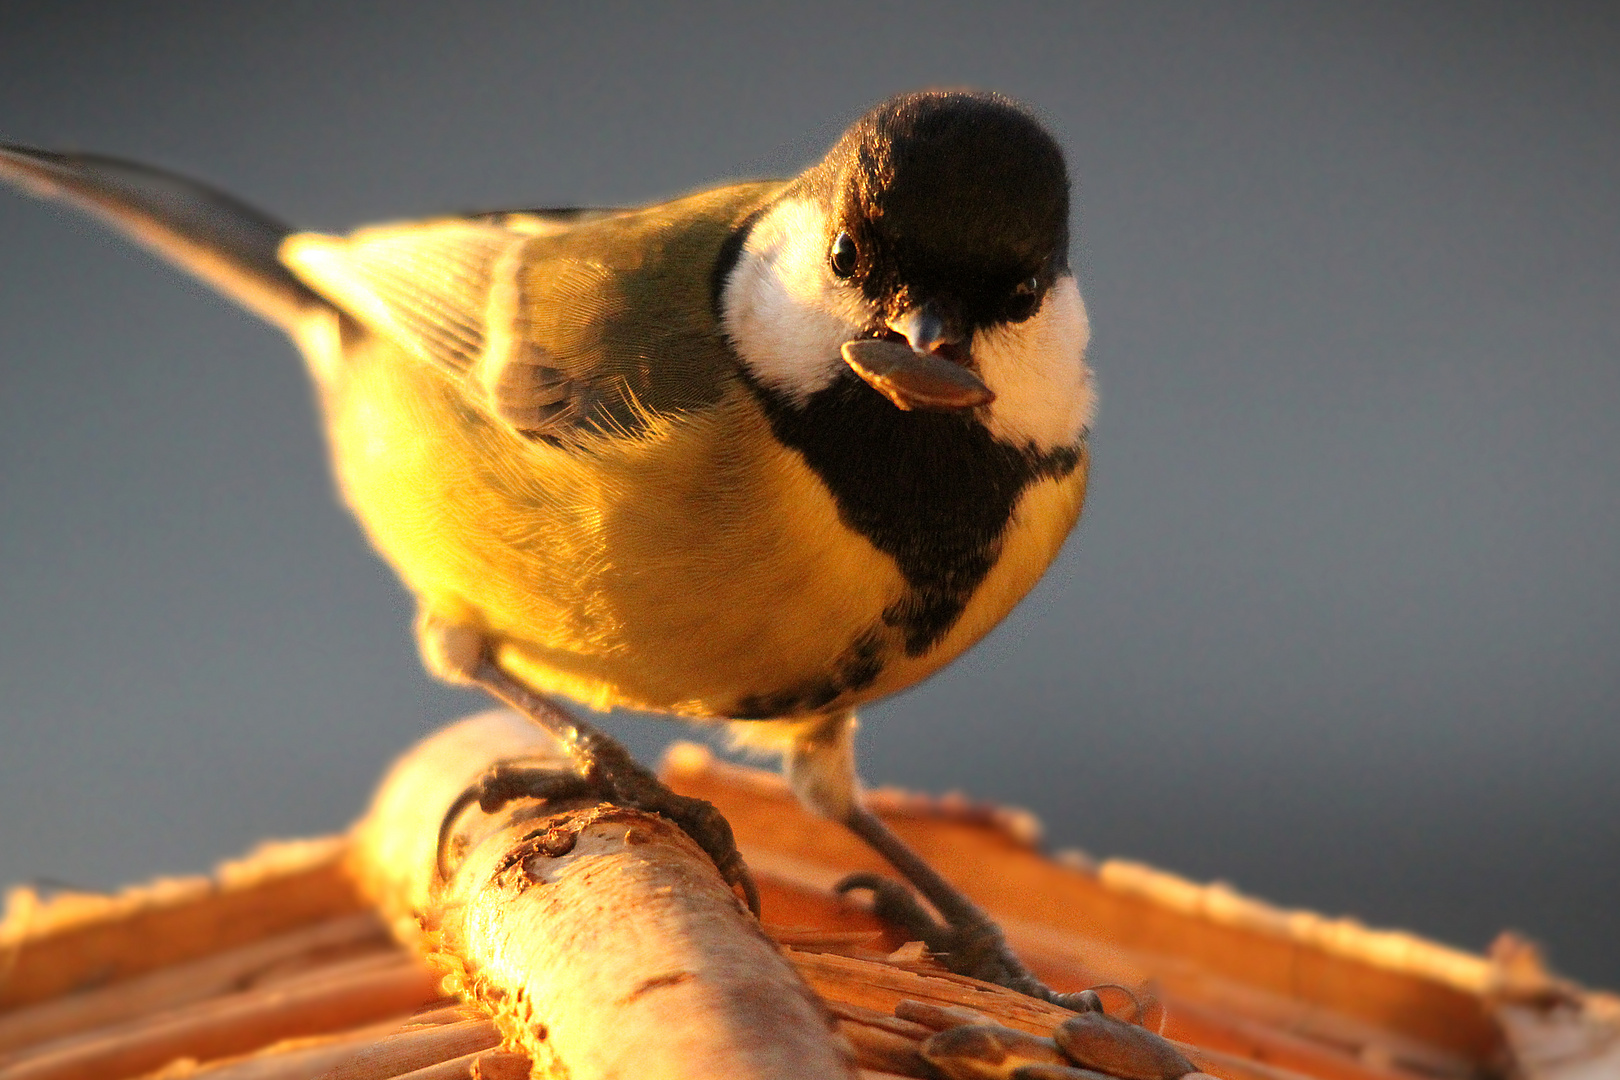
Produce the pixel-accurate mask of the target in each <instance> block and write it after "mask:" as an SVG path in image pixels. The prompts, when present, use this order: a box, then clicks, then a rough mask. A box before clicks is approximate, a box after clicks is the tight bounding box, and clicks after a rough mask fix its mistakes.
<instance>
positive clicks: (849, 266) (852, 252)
mask: <svg viewBox="0 0 1620 1080" xmlns="http://www.w3.org/2000/svg"><path fill="white" fill-rule="evenodd" d="M860 254H861V253H860V251H859V250H858V249H857V248H856V247H855V241H853V240H851V239H850V238H849V233H847V232H841V233H839V234H838V237H837V239H835V240H834V241H833V243H832V250H831V251H830V252H828V253H827V261H828V262H829V263H831V264H832V269H833V273H835V274H837V275H838V276H839V277H849V275H851V274H853V273H854V272H855V261H856V260H857V259H858V258H860Z"/></svg>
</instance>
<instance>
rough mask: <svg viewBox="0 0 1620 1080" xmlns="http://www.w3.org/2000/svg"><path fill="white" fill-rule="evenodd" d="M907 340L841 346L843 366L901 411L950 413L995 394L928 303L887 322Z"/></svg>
mask: <svg viewBox="0 0 1620 1080" xmlns="http://www.w3.org/2000/svg"><path fill="white" fill-rule="evenodd" d="M889 329H890V330H891V331H893V332H894V333H896V334H898V335H900V336H901V337H903V338H904V339H905V340H904V341H897V340H895V339H894V338H892V337H887V338H857V339H856V340H854V341H846V342H844V347H843V355H844V363H846V364H848V365H849V366H850V367H851V368H852V369H854V371H855V374H857V375H859V376H860V377H861V378H862V379H865V380H866V382H867V384H868V385H870V386H871V387H872V389H874V390H876V391H877V392H878V393H880V394H882V395H883V396H884V397H886V398H888V399H889V400H890V401H892V402H894V404H895V407H896V408H900V409H906V410H911V409H924V410H930V411H937V412H954V411H958V410H962V409H973V408H977V407H978V406H980V405H988V404H990V402H992V401H994V400H995V398H996V395H995V394H994V393H992V392H991V390H990V388H989V387H988V386H986V385H985V384H984V380H982V379H980V378H979V377H978V376H977V375H975V374H974V373H973V372H972V371H970V370H969V369H968V366H967V365H968V364H969V363H970V362H971V357H970V356H969V354H968V351H967V348H966V347H965V345H964V343H963V341H962V339H961V337H960V335H956V334H953V333H951V332H950V330H949V329H948V328H947V326H946V323H945V320H944V319H943V318H941V317H940V314H939V310H938V308H936V307H935V306H934V304H933V302H931V301H929V302H926V303H922V304H919V305H917V306H916V307H914V308H911V309H910V310H908V311H906V312H904V313H903V314H902V315H900V316H899V317H898V318H895V319H891V320H889Z"/></svg>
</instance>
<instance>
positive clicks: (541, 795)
mask: <svg viewBox="0 0 1620 1080" xmlns="http://www.w3.org/2000/svg"><path fill="white" fill-rule="evenodd" d="M615 747H616V744H615ZM604 756H605V757H606V758H607V759H608V760H606V761H602V760H596V759H594V758H587V759H586V762H585V769H584V771H582V772H575V771H572V770H569V769H566V768H558V767H557V765H555V764H548V765H534V764H526V763H524V762H502V763H500V764H498V765H495V766H494V767H493V768H491V769H490V770H489V771H488V772H486V773H485V774H484V775H483V776H481V777H479V778H478V780H477V781H475V782H474V783H473V784H472V785H471V786H469V787H468V788H467V790H466V791H463V792H462V793H461V795H460V796H458V797H457V799H456V801H455V802H453V803H451V804H450V809H449V810H448V811H446V813H445V816H444V821H443V822H442V823H441V824H440V826H439V844H438V854H437V857H438V866H439V876H440V878H441V879H447V878H448V877H449V876H450V873H451V868H450V866H449V862H450V849H451V839H452V837H453V835H454V829H455V824H456V821H457V820H458V819H459V818H460V816H461V814H462V812H463V811H464V810H466V809H467V808H468V807H469V806H472V805H473V804H474V803H477V804H478V808H479V809H480V810H482V811H483V812H484V813H485V814H494V813H498V812H499V811H500V810H501V809H502V808H503V807H505V806H507V805H509V804H510V803H513V802H516V801H517V800H519V799H537V800H541V801H546V802H558V801H564V800H577V799H597V800H600V801H602V802H607V803H612V804H613V805H614V806H623V807H629V808H630V809H633V810H644V811H646V812H647V813H650V814H657V815H658V816H660V817H663V818H667V819H669V820H670V821H672V822H674V823H675V825H676V826H678V827H679V828H680V829H681V831H682V832H684V833H686V835H687V836H689V837H691V838H692V841H693V842H694V843H696V844H697V846H698V847H700V848H702V849H703V852H704V854H706V855H708V856H709V858H710V859H712V860H714V865H715V867H716V869H718V870H719V871H720V876H721V878H722V879H724V881H725V883H726V884H727V885H729V886H732V887H734V888H740V889H741V890H742V892H743V896H744V898H745V899H746V900H747V902H748V908H749V910H750V911H752V912H753V913H754V915H755V916H756V917H757V916H758V915H759V892H758V889H757V888H756V887H755V885H754V879H753V878H752V876H750V875H749V873H748V867H747V866H746V865H745V864H744V863H743V859H742V855H741V853H739V852H738V851H737V844H736V841H735V839H734V838H733V837H732V834H731V824H730V823H729V822H728V821H726V819H725V818H724V817H722V816H721V815H720V811H718V810H716V809H715V808H714V804H713V803H710V802H705V801H704V800H702V799H693V798H689V797H687V796H685V795H677V794H676V793H675V792H673V791H671V790H670V789H669V788H668V787H666V786H665V785H664V784H663V782H662V781H660V780H659V779H658V777H657V776H655V775H654V774H653V773H651V772H650V771H648V770H647V769H645V768H643V767H642V766H641V765H639V764H637V763H636V762H635V761H634V760H632V759H631V758H630V756H629V755H628V754H625V753H623V751H622V750H620V753H619V755H617V756H616V755H613V754H607V755H604Z"/></svg>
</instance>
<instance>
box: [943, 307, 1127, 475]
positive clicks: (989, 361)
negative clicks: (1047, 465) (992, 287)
mask: <svg viewBox="0 0 1620 1080" xmlns="http://www.w3.org/2000/svg"><path fill="white" fill-rule="evenodd" d="M1090 340H1091V323H1090V322H1089V321H1088V320H1087V318H1086V305H1085V303H1084V301H1082V300H1081V299H1080V288H1079V286H1078V285H1076V284H1075V281H1074V278H1073V277H1065V278H1062V279H1060V280H1059V281H1057V282H1056V283H1054V284H1053V286H1052V288H1051V291H1049V292H1048V293H1047V294H1046V299H1045V301H1043V302H1042V304H1041V309H1040V310H1039V311H1037V312H1036V313H1035V314H1034V315H1032V316H1031V317H1030V318H1028V319H1026V320H1024V321H1023V322H1021V323H1012V324H1010V325H1007V326H1001V327H997V328H995V329H992V330H987V331H984V332H982V333H980V334H978V335H977V336H976V337H975V338H974V339H973V359H974V360H975V361H976V362H977V364H978V368H979V375H980V377H981V378H983V379H984V382H985V385H986V386H988V387H990V389H991V390H992V391H994V392H995V395H996V400H995V401H993V402H991V403H990V404H989V406H987V407H986V408H985V410H984V415H985V425H984V426H985V427H986V428H987V429H988V430H989V432H990V434H991V435H993V436H995V438H996V439H998V440H999V441H1001V442H1004V443H1008V444H1010V445H1013V446H1018V447H1025V446H1033V447H1034V448H1035V449H1036V450H1038V451H1042V452H1045V451H1049V450H1056V449H1058V448H1059V447H1064V446H1073V445H1074V444H1075V442H1076V441H1078V440H1079V438H1080V435H1081V433H1082V432H1084V431H1085V430H1086V429H1087V428H1088V427H1090V426H1091V420H1092V416H1093V415H1094V414H1095V413H1096V410H1097V392H1096V390H1095V389H1094V388H1093V387H1092V385H1091V369H1090V368H1088V367H1087V366H1086V343H1087V342H1088V341H1090Z"/></svg>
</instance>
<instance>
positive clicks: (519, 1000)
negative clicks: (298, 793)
mask: <svg viewBox="0 0 1620 1080" xmlns="http://www.w3.org/2000/svg"><path fill="white" fill-rule="evenodd" d="M499 761H521V762H523V763H525V764H527V765H531V766H536V767H544V766H549V767H551V768H554V769H558V770H563V771H566V770H567V769H568V768H569V765H568V761H567V759H566V757H565V756H564V755H563V753H562V751H561V748H560V747H559V746H557V745H556V744H555V742H554V741H553V740H551V738H550V737H549V736H547V735H546V734H545V733H543V732H542V731H540V730H539V729H538V728H536V727H534V726H533V725H531V724H529V723H528V722H526V721H523V720H521V719H519V718H517V717H516V716H514V715H512V714H510V713H504V712H498V713H486V714H483V715H481V716H477V717H473V718H470V719H468V720H465V721H463V722H461V723H459V724H455V725H452V726H451V727H449V728H445V729H443V730H442V731H440V732H439V733H437V734H435V735H433V736H431V737H430V738H428V739H427V740H425V741H424V742H423V743H421V744H419V745H418V746H417V747H416V748H415V749H414V750H412V751H411V752H410V753H408V754H407V755H406V756H405V757H404V758H402V759H401V760H400V761H399V762H398V763H397V764H396V765H395V767H394V769H393V770H392V771H391V772H390V774H389V776H388V777H387V778H386V779H385V780H384V782H383V784H382V786H381V787H380V788H379V790H378V793H377V796H376V798H375V800H374V801H373V803H372V806H371V809H370V811H369V812H368V813H367V815H366V817H365V819H364V820H363V821H362V822H361V823H360V825H359V826H358V827H357V829H356V832H355V836H354V841H355V842H354V851H353V866H354V868H355V871H356V874H357V876H358V878H359V880H360V881H361V882H362V885H363V887H364V888H365V889H366V891H367V892H369V893H370V894H371V895H372V896H373V897H374V898H375V899H376V902H377V904H378V906H379V907H380V908H381V909H382V910H383V911H384V912H385V914H386V915H387V916H388V917H389V918H390V919H392V920H393V922H394V924H395V925H396V928H397V932H398V933H399V934H400V936H401V937H402V938H403V939H404V940H406V941H409V942H412V943H413V944H414V945H415V946H416V947H417V948H418V949H420V950H422V951H424V952H426V953H428V954H429V955H431V956H432V957H433V958H434V959H436V960H437V961H438V962H439V963H441V964H442V965H444V966H445V967H446V968H447V969H449V970H450V972H451V973H452V977H453V981H455V982H457V983H459V985H460V987H461V989H462V990H463V992H464V993H465V994H467V995H469V996H472V997H474V998H475V999H476V1000H478V1001H480V1002H482V1003H483V1004H484V1005H485V1006H486V1007H487V1008H488V1009H489V1010H490V1012H491V1013H492V1014H493V1015H494V1017H495V1019H496V1023H497V1024H498V1025H499V1027H500V1029H501V1030H502V1032H503V1033H504V1034H505V1036H506V1040H507V1045H508V1046H509V1047H512V1048H516V1049H519V1050H521V1051H523V1052H525V1053H527V1054H529V1055H530V1056H531V1057H532V1058H533V1059H534V1061H535V1063H536V1065H537V1066H538V1067H540V1068H541V1069H545V1068H547V1067H551V1066H554V1065H556V1066H561V1067H562V1068H563V1069H566V1071H567V1074H568V1076H569V1077H570V1078H571V1080H592V1078H595V1077H608V1076H627V1075H634V1076H639V1077H645V1078H648V1080H665V1078H668V1080H676V1078H692V1080H696V1078H699V1077H714V1076H726V1077H736V1078H740V1080H741V1078H759V1080H776V1078H782V1080H786V1078H788V1077H838V1078H845V1077H850V1076H852V1075H853V1071H852V1067H851V1065H850V1063H849V1062H848V1061H847V1059H846V1051H845V1048H844V1047H843V1046H842V1045H841V1044H840V1042H839V1041H838V1040H837V1039H836V1038H835V1037H834V1035H833V1032H832V1029H831V1020H830V1018H829V1017H828V1016H827V1014H826V1012H825V1011H824V1010H823V1009H822V1007H821V1005H820V1003H819V1002H818V1001H817V999H816V998H815V996H814V995H813V994H812V993H811V992H810V990H809V989H808V988H807V987H806V986H805V984H804V983H803V981H802V980H800V979H799V977H798V976H797V975H796V974H794V972H793V969H792V967H791V966H790V965H789V964H788V963H787V962H786V961H785V960H784V959H783V958H782V956H781V954H780V953H779V952H778V950H777V948H776V946H775V945H774V944H773V943H772V942H771V941H770V940H769V939H768V938H766V937H765V935H764V934H763V933H762V932H761V930H760V928H759V925H758V924H757V923H756V922H755V921H754V920H753V918H752V916H751V915H749V914H748V912H747V911H746V910H745V909H744V908H743V907H742V905H741V904H740V903H739V902H738V900H737V898H736V897H735V896H734V895H733V894H732V893H731V891H730V890H729V889H728V888H727V887H726V886H725V884H724V882H722V881H721V879H720V877H719V875H718V873H717V872H716V871H715V869H714V865H713V863H712V862H710V861H709V859H708V857H707V856H706V855H704V854H703V852H702V851H701V850H700V849H699V848H698V847H697V846H696V845H695V844H694V843H692V841H691V840H690V839H688V838H687V837H686V835H685V834H684V833H682V832H681V831H680V830H679V829H677V828H676V827H675V826H673V825H671V824H670V823H669V822H667V821H665V820H664V819H662V818H659V817H656V816H653V815H649V814H646V813H643V812H641V811H637V810H628V809H625V808H621V807H614V806H609V805H598V804H597V803H596V802H595V801H594V800H585V801H583V802H581V801H578V800H575V801H572V802H557V803H553V804H550V805H547V804H543V803H540V802H538V801H537V800H533V799H524V800H520V801H519V802H516V803H513V804H511V805H509V806H507V807H505V808H503V809H501V810H499V811H497V812H496V813H494V814H493V815H491V816H488V817H486V816H484V815H483V814H482V813H481V812H479V811H477V809H476V808H474V809H472V810H469V811H468V812H467V813H466V814H465V815H464V817H465V819H466V824H465V825H464V826H463V827H461V828H459V829H458V830H457V832H456V834H455V837H454V840H453V844H452V847H453V849H454V850H455V851H456V852H457V853H458V865H457V866H456V867H455V868H454V869H453V870H452V873H451V877H450V880H449V881H447V882H443V883H440V882H438V881H437V880H436V874H435V867H436V865H437V857H438V853H437V846H438V837H439V829H440V823H441V820H442V819H443V817H444V816H445V814H446V812H447V810H449V809H450V808H451V807H452V805H453V804H454V803H455V801H456V799H457V798H458V797H459V796H460V795H461V794H462V792H463V791H465V790H466V789H467V788H468V787H469V785H471V784H472V783H474V782H475V781H476V780H477V779H478V778H479V777H480V776H482V775H483V774H484V773H485V772H486V771H487V770H488V769H489V768H490V767H491V766H493V765H494V764H496V763H497V762H499Z"/></svg>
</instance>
